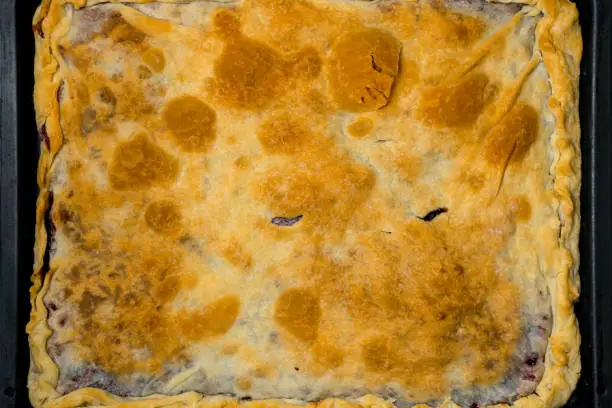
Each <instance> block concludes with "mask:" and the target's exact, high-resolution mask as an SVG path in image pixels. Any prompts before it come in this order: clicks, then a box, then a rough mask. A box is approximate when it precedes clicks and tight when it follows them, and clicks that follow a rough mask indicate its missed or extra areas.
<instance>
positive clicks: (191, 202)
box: [27, 0, 582, 408]
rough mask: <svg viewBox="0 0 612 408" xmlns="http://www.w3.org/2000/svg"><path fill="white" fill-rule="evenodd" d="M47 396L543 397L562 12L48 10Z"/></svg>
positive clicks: (505, 400)
mask: <svg viewBox="0 0 612 408" xmlns="http://www.w3.org/2000/svg"><path fill="white" fill-rule="evenodd" d="M33 31H34V33H33V35H34V37H35V39H36V45H37V54H36V64H35V74H36V89H35V95H34V97H35V105H36V120H37V125H38V129H39V132H40V138H41V150H42V154H41V156H40V164H39V170H38V183H39V187H40V195H39V198H38V203H37V238H36V248H35V265H34V273H33V276H32V280H33V286H32V289H31V302H32V314H31V320H30V323H29V325H28V328H27V330H28V333H29V336H30V337H29V339H30V351H31V366H30V375H29V390H30V398H31V401H32V403H33V405H34V407H36V408H43V407H45V408H75V407H83V406H95V407H122V408H125V407H130V408H142V407H146V408H162V407H164V408H168V407H176V408H178V407H184V408H187V407H200V408H226V407H228V408H237V407H238V406H244V407H251V408H264V407H266V408H268V407H274V408H290V407H292V406H297V405H308V406H309V407H311V408H314V407H315V406H316V407H317V408H361V407H363V408H392V406H397V407H400V408H425V407H442V408H457V407H464V408H467V407H469V408H484V407H497V408H500V407H506V406H514V407H518V408H540V407H542V408H543V407H560V406H562V405H563V404H564V403H565V402H566V401H567V400H568V398H569V396H570V394H571V392H572V390H573V389H574V387H575V385H576V381H577V379H578V376H579V373H580V359H579V354H578V349H579V343H580V338H579V332H578V327H577V322H576V318H575V316H574V313H573V302H575V301H576V299H577V298H578V296H579V279H578V275H577V269H578V250H577V244H578V242H577V241H578V228H579V217H580V211H579V201H578V196H579V189H580V150H579V137H580V132H579V123H578V113H577V112H578V73H579V63H580V59H581V53H582V42H581V37H580V28H579V26H578V22H577V11H576V8H575V6H574V5H573V4H572V3H570V2H569V1H568V0H529V1H527V0H525V1H524V2H523V1H521V0H515V1H513V0H510V1H508V0H505V1H500V2H495V1H492V2H486V1H484V0H415V1H411V0H376V1H360V0H224V1H212V0H211V1H207V0H157V1H149V0H122V1H118V0H109V1H100V0H45V1H43V3H42V4H41V6H40V8H39V9H38V11H37V13H36V15H35V17H34V21H33Z"/></svg>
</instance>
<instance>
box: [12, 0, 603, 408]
mask: <svg viewBox="0 0 612 408" xmlns="http://www.w3.org/2000/svg"><path fill="white" fill-rule="evenodd" d="M39 2H40V1H39V0H0V119H1V123H0V175H1V178H0V183H1V184H0V238H1V241H0V408H13V407H19V408H21V407H30V404H29V401H28V390H27V374H28V367H29V351H28V342H27V336H26V335H25V325H26V323H27V321H28V318H29V313H30V304H29V294H28V289H29V287H30V273H31V271H32V264H33V247H34V220H35V200H36V194H37V188H36V166H37V160H38V149H39V139H38V134H37V130H36V126H35V122H34V111H33V104H32V92H33V85H34V84H33V82H34V81H33V80H34V78H33V64H34V62H33V61H34V42H33V35H32V23H31V21H32V16H33V14H34V10H35V8H36V6H37V5H38V4H39ZM577 5H578V9H579V12H580V22H581V25H582V30H583V40H584V57H583V60H582V71H581V83H580V92H581V95H580V120H581V124H582V142H581V145H582V157H583V162H582V166H583V167H582V173H583V183H582V186H583V187H582V194H581V205H582V210H581V211H582V230H581V234H580V252H581V266H580V276H581V280H582V291H581V295H580V301H579V302H578V303H577V304H576V306H575V310H576V314H577V316H578V319H579V322H580V329H581V333H582V346H581V355H582V365H583V371H582V376H581V379H580V382H579V384H578V387H577V389H576V391H575V392H574V394H573V396H572V398H571V399H570V401H569V403H568V404H567V405H566V406H567V407H571V408H612V262H611V260H612V222H611V220H612V217H611V216H610V210H611V209H612V195H611V190H612V188H611V187H612V175H611V169H612V165H611V164H612V102H611V98H612V86H611V80H612V78H611V77H612V65H611V61H610V56H611V54H612V33H611V31H612V1H610V0H578V1H577Z"/></svg>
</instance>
